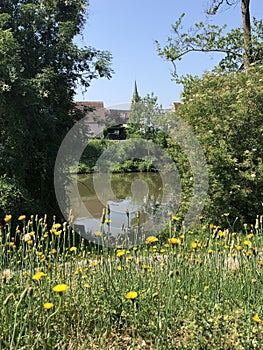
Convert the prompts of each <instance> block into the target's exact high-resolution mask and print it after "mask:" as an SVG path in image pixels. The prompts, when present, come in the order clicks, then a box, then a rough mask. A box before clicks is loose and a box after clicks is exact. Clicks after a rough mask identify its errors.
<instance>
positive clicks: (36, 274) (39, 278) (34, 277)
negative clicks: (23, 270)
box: [32, 271, 47, 281]
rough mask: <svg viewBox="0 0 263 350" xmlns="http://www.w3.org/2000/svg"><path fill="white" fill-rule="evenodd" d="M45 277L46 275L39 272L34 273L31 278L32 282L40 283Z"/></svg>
mask: <svg viewBox="0 0 263 350" xmlns="http://www.w3.org/2000/svg"><path fill="white" fill-rule="evenodd" d="M46 275H47V274H46V273H44V272H41V271H39V272H36V273H35V274H34V276H33V277H32V280H34V281H40V280H41V278H42V277H44V276H46Z"/></svg>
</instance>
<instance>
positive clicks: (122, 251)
mask: <svg viewBox="0 0 263 350" xmlns="http://www.w3.org/2000/svg"><path fill="white" fill-rule="evenodd" d="M123 255H125V250H123V249H122V250H117V257H118V258H121V257H122V256H123Z"/></svg>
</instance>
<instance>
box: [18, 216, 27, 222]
mask: <svg viewBox="0 0 263 350" xmlns="http://www.w3.org/2000/svg"><path fill="white" fill-rule="evenodd" d="M25 218H26V216H25V215H20V216H19V218H18V220H19V221H22V220H25Z"/></svg>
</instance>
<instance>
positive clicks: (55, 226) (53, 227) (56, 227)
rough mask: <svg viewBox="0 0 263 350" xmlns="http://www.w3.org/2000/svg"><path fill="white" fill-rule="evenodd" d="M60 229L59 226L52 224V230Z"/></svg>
mask: <svg viewBox="0 0 263 350" xmlns="http://www.w3.org/2000/svg"><path fill="white" fill-rule="evenodd" d="M60 227H61V224H53V226H52V229H54V230H57V229H58V228H60Z"/></svg>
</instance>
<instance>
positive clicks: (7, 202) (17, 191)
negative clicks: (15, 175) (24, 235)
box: [0, 175, 37, 221]
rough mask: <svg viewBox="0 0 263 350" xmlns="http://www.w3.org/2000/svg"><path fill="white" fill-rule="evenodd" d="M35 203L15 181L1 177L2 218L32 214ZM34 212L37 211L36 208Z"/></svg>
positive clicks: (0, 211)
mask: <svg viewBox="0 0 263 350" xmlns="http://www.w3.org/2000/svg"><path fill="white" fill-rule="evenodd" d="M32 209H33V201H32V200H31V198H30V196H29V194H28V192H27V191H26V190H25V189H24V188H23V187H22V186H21V185H20V184H19V183H18V182H17V181H16V180H15V179H12V178H10V177H8V176H6V175H3V176H1V177H0V216H1V221H2V219H3V218H4V216H5V215H6V214H12V215H13V216H15V217H18V216H19V215H21V213H22V214H26V213H30V212H32ZM34 210H37V209H36V207H34Z"/></svg>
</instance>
